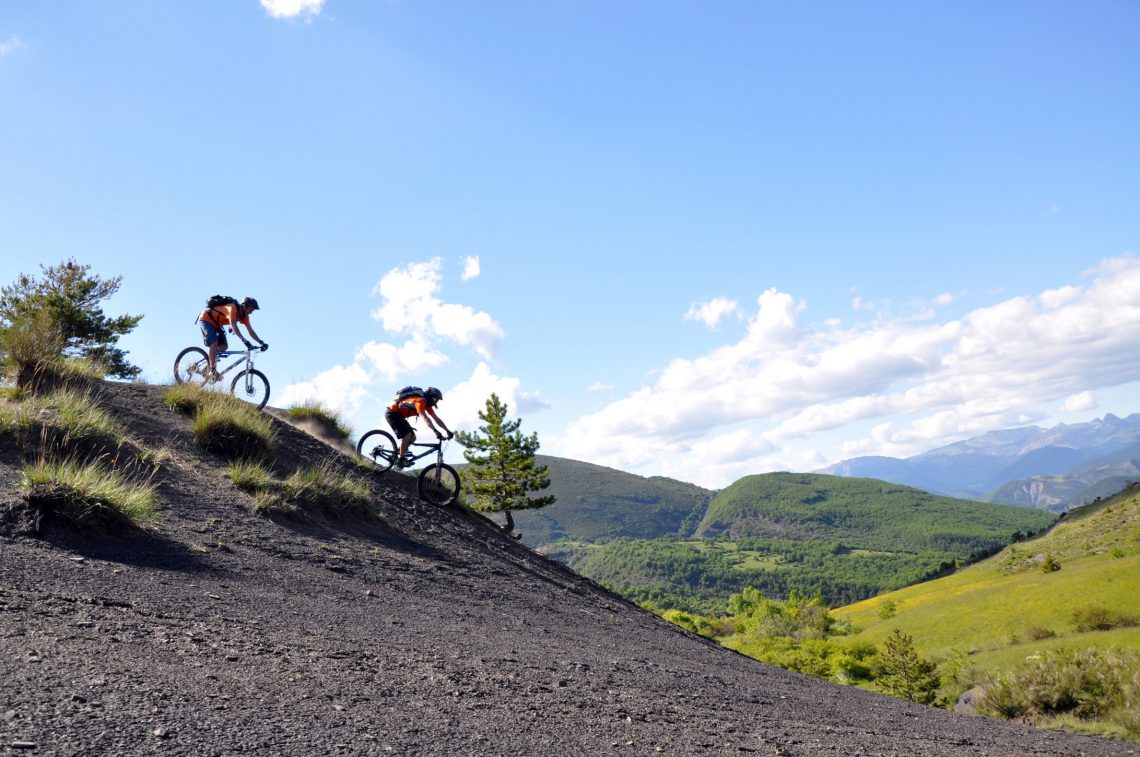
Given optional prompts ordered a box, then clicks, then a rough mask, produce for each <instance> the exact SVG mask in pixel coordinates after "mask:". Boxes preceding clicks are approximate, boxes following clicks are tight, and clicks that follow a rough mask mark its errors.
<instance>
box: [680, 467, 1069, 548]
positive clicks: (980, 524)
mask: <svg viewBox="0 0 1140 757" xmlns="http://www.w3.org/2000/svg"><path fill="white" fill-rule="evenodd" d="M1055 519H1056V516H1055V515H1053V514H1051V513H1046V512H1040V511H1035V510H1030V509H1026V508H1020V507H1013V506H1009V505H991V504H986V503H982V502H973V501H970V500H961V499H954V498H951V497H940V496H937V495H934V494H929V493H927V492H924V491H921V490H919V489H912V488H911V487H909V486H901V485H898V484H890V483H887V482H885V481H879V480H877V479H868V478H843V477H840V476H828V475H822V474H809V473H768V474H764V475H759V476H747V477H745V478H742V479H740V480H739V481H737V482H736V483H734V484H732V485H731V486H729V487H728V488H726V489H725V490H723V491H722V492H720V493H719V494H718V495H717V496H716V497H715V498H714V499H713V501H712V503H711V504H710V505H709V509H708V512H706V513H705V516H704V518H703V519H702V520H701V523H700V525H699V526H698V528H697V533H698V534H699V535H703V536H721V535H723V536H729V537H734V538H740V537H748V536H760V537H767V538H784V539H798V540H808V539H827V540H833V541H834V540H839V541H843V542H844V543H847V544H849V545H851V546H857V547H860V548H864V549H885V550H890V551H897V550H910V551H921V550H926V549H929V550H936V551H940V552H948V553H953V554H955V555H958V556H960V557H967V556H969V555H970V554H971V553H976V552H979V551H984V550H985V549H987V548H992V547H994V546H999V545H1002V544H1005V543H1007V542H1008V541H1009V540H1010V537H1011V536H1012V535H1013V534H1015V533H1020V534H1025V533H1035V532H1037V531H1040V530H1041V529H1043V528H1045V527H1047V526H1048V525H1049V524H1050V523H1052V522H1053V521H1054V520H1055Z"/></svg>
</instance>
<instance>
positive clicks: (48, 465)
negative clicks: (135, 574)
mask: <svg viewBox="0 0 1140 757" xmlns="http://www.w3.org/2000/svg"><path fill="white" fill-rule="evenodd" d="M20 487H21V488H22V489H23V490H24V497H25V499H26V500H27V501H28V504H29V505H31V506H32V507H33V508H34V509H36V510H37V511H38V512H39V513H41V514H43V515H49V516H54V517H56V518H59V519H61V520H63V521H65V522H70V523H73V524H76V525H99V524H107V525H114V524H121V523H135V524H141V523H146V522H149V521H151V520H153V519H154V517H155V489H156V486H155V485H154V484H152V483H151V482H150V481H148V480H145V479H143V478H141V477H132V476H129V475H124V474H123V473H121V472H119V471H116V470H110V469H108V468H107V467H105V466H103V465H101V464H99V463H84V462H79V461H77V460H75V459H73V458H65V459H61V460H47V459H45V458H40V459H39V460H38V461H37V462H36V463H34V464H26V465H24V469H23V475H22V477H21V480H20Z"/></svg>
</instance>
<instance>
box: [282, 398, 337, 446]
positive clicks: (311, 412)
mask: <svg viewBox="0 0 1140 757" xmlns="http://www.w3.org/2000/svg"><path fill="white" fill-rule="evenodd" d="M285 414H286V415H287V416H288V417H289V418H290V419H292V420H295V421H306V420H307V421H314V422H316V423H318V424H320V425H321V427H323V428H324V429H326V430H327V431H328V432H329V433H330V434H333V435H335V436H339V437H341V438H342V439H347V438H348V437H349V436H351V435H352V427H351V426H349V425H348V424H347V423H346V422H345V420H344V418H343V417H342V416H341V414H340V413H338V412H337V411H336V410H333V409H331V408H328V407H325V405H323V404H322V403H320V402H318V401H316V400H308V401H306V402H302V403H301V404H299V405H291V406H290V407H287V408H285Z"/></svg>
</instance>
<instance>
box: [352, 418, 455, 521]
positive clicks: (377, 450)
mask: <svg viewBox="0 0 1140 757" xmlns="http://www.w3.org/2000/svg"><path fill="white" fill-rule="evenodd" d="M444 446H445V441H444V440H442V439H441V440H439V441H437V442H436V443H435V444H420V443H418V442H417V443H415V444H412V445H411V447H422V448H423V450H424V451H423V452H419V453H415V452H413V451H412V449H411V448H409V449H408V454H407V459H408V460H410V461H413V462H414V461H416V460H419V459H420V458H422V457H428V456H429V455H431V454H432V453H433V452H434V453H435V462H434V463H432V464H431V465H429V466H427V467H426V468H424V469H423V470H422V471H420V476H419V482H418V484H417V485H418V488H419V491H420V499H422V500H424V501H425V502H430V503H431V504H433V505H441V506H442V505H450V504H451V503H453V502H455V500H456V499H458V498H459V473H458V472H457V471H456V470H455V468H452V467H451V466H450V465H448V464H447V463H445V462H443V448H444ZM356 454H358V455H360V456H361V457H365V458H368V459H369V460H371V461H372V462H373V463H374V464H375V465H376V467H378V468H380V470H381V471H386V470H389V469H390V468H391V467H392V466H393V465H394V464H395V463H396V460H397V458H399V457H400V451H399V447H397V446H396V440H395V439H394V438H393V437H392V435H391V434H389V433H388V432H387V431H381V430H380V429H378V428H377V429H373V430H372V431H369V432H368V433H366V434H365V435H364V436H362V437H360V441H359V442H357V443H356Z"/></svg>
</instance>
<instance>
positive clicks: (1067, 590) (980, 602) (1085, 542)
mask: <svg viewBox="0 0 1140 757" xmlns="http://www.w3.org/2000/svg"><path fill="white" fill-rule="evenodd" d="M1049 558H1052V561H1053V562H1054V563H1055V564H1056V565H1059V569H1058V570H1053V571H1050V572H1045V570H1044V566H1045V564H1046V561H1047V560H1048V559H1049ZM1137 597H1140V489H1138V488H1137V487H1136V486H1133V487H1131V488H1130V489H1129V490H1127V491H1126V492H1124V493H1122V494H1121V495H1119V496H1117V497H1115V498H1113V499H1111V500H1108V501H1106V502H1102V503H1099V504H1096V505H1091V506H1089V507H1086V508H1081V509H1080V510H1076V511H1074V512H1073V513H1072V515H1070V516H1069V517H1066V518H1065V519H1064V520H1063V521H1062V522H1061V523H1060V524H1058V525H1057V526H1056V528H1054V529H1053V530H1051V531H1050V532H1049V533H1048V534H1046V535H1045V536H1043V537H1041V538H1038V539H1035V540H1033V541H1030V542H1025V543H1021V544H1013V545H1011V546H1009V547H1007V548H1006V549H1004V550H1003V551H1002V552H1000V553H999V554H997V555H995V556H993V557H991V558H989V559H987V560H985V561H983V562H981V563H978V564H977V565H973V566H971V567H969V568H966V569H965V570H962V571H960V572H958V573H956V574H954V575H951V576H946V577H944V578H940V579H938V580H936V581H931V582H928V583H925V584H920V585H918V586H911V587H908V588H905V589H900V590H898V591H895V592H891V593H890V594H886V595H883V596H881V597H876V598H874V599H869V600H866V601H863V602H858V603H855V604H852V605H849V606H847V607H842V608H840V609H838V610H836V611H835V614H836V616H837V617H839V618H845V619H848V620H850V621H851V622H852V623H853V625H854V627H855V628H856V629H858V633H857V634H855V636H854V637H853V638H854V639H857V640H866V641H870V642H872V643H878V642H881V641H882V640H883V639H884V638H885V637H886V636H887V635H888V634H889V633H891V631H892V630H893V629H895V628H899V629H901V630H902V631H903V632H904V633H908V634H911V635H913V636H914V639H915V643H916V645H918V646H919V647H920V648H921V649H923V650H924V651H926V652H929V653H934V654H951V653H952V652H954V651H959V652H965V653H967V654H969V655H971V656H972V657H974V659H975V660H976V661H977V662H978V663H979V664H983V665H985V666H986V667H989V666H990V665H996V664H997V663H1003V664H1004V663H1005V662H1008V661H1009V660H1016V659H1024V658H1025V657H1026V656H1028V655H1032V654H1034V653H1035V652H1036V651H1038V650H1043V649H1048V648H1056V647H1058V646H1062V645H1072V644H1078V645H1079V644H1091V645H1100V644H1105V643H1109V642H1114V643H1119V642H1123V643H1126V644H1130V645H1140V627H1134V628H1124V629H1120V630H1118V631H1113V632H1111V633H1106V632H1080V631H1077V630H1076V628H1075V625H1074V619H1073V613H1074V611H1077V610H1080V609H1082V608H1089V607H1101V608H1105V609H1108V610H1112V611H1117V612H1121V613H1125V614H1127V613H1130V612H1131V613H1140V607H1138V604H1137ZM888 602H890V603H893V605H894V607H895V608H896V612H895V614H894V615H893V616H892V617H887V618H884V617H882V615H883V614H884V613H883V612H882V608H883V605H884V604H885V603H888ZM1048 634H1052V635H1048ZM1035 637H1036V638H1035Z"/></svg>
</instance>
